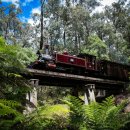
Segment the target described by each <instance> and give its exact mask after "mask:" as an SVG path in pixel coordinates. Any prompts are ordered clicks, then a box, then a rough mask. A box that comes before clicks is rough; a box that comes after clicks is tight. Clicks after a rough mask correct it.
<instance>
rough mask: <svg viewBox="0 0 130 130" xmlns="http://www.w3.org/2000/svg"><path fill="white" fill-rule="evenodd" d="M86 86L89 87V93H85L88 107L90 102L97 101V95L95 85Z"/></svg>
mask: <svg viewBox="0 0 130 130" xmlns="http://www.w3.org/2000/svg"><path fill="white" fill-rule="evenodd" d="M85 86H86V87H87V92H86V91H85V94H84V102H85V104H86V105H87V104H88V103H89V101H90V102H95V101H96V99H95V93H94V90H95V84H87V85H85ZM88 99H89V101H88Z"/></svg>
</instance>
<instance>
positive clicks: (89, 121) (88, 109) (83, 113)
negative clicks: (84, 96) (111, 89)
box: [66, 96, 130, 130]
mask: <svg viewBox="0 0 130 130" xmlns="http://www.w3.org/2000/svg"><path fill="white" fill-rule="evenodd" d="M66 103H67V104H68V105H69V106H70V112H71V113H70V123H71V125H72V126H71V127H72V128H73V129H76V130H82V129H86V130H120V129H121V128H123V127H124V126H125V125H126V124H127V123H128V122H129V121H130V120H129V115H128V114H124V113H123V112H122V110H123V108H124V106H125V104H126V102H125V101H124V102H122V103H121V104H120V105H117V106H116V105H115V104H114V98H113V97H112V96H111V97H108V98H107V99H106V100H105V101H103V102H102V103H101V104H100V103H96V102H92V103H91V104H90V105H86V106H85V105H83V104H82V103H81V102H80V100H78V99H76V98H75V97H70V99H69V100H67V102H66Z"/></svg>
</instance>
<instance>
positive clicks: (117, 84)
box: [25, 69, 126, 89]
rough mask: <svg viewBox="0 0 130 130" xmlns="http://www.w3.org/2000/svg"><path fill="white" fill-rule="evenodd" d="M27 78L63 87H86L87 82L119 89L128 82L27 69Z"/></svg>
mask: <svg viewBox="0 0 130 130" xmlns="http://www.w3.org/2000/svg"><path fill="white" fill-rule="evenodd" d="M27 71H28V73H27V74H26V75H25V76H27V78H29V77H30V78H36V79H39V84H40V85H51V86H63V87H81V89H82V87H84V86H85V85H86V84H95V85H96V88H99V89H119V88H123V87H124V86H125V84H126V82H123V81H117V80H108V79H102V78H95V77H88V76H81V75H74V74H67V73H60V72H53V71H46V70H35V69H27Z"/></svg>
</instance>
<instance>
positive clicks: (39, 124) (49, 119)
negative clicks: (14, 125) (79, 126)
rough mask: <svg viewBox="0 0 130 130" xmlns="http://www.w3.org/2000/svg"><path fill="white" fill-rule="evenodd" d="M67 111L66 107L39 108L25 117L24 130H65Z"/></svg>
mask: <svg viewBox="0 0 130 130" xmlns="http://www.w3.org/2000/svg"><path fill="white" fill-rule="evenodd" d="M68 115H69V109H68V107H67V106H66V105H52V106H45V107H40V108H38V109H37V110H36V111H34V112H33V113H31V114H30V115H28V116H27V117H26V120H25V121H24V122H23V125H24V129H26V130H31V129H39V130H43V129H47V130H53V129H55V130H65V129H66V128H67V126H68Z"/></svg>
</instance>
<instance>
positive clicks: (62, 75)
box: [27, 69, 126, 86]
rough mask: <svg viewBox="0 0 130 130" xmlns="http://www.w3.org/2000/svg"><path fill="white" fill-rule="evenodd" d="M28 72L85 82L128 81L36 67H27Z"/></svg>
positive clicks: (113, 82)
mask: <svg viewBox="0 0 130 130" xmlns="http://www.w3.org/2000/svg"><path fill="white" fill-rule="evenodd" d="M27 70H28V72H29V73H30V74H32V75H34V76H43V77H46V76H47V77H52V78H54V77H55V78H59V79H69V80H77V81H85V82H92V83H100V84H109V85H123V86H124V85H125V84H126V82H123V81H117V80H108V79H101V78H94V77H88V76H81V75H74V74H67V73H59V72H52V71H46V70H35V69H27Z"/></svg>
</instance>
